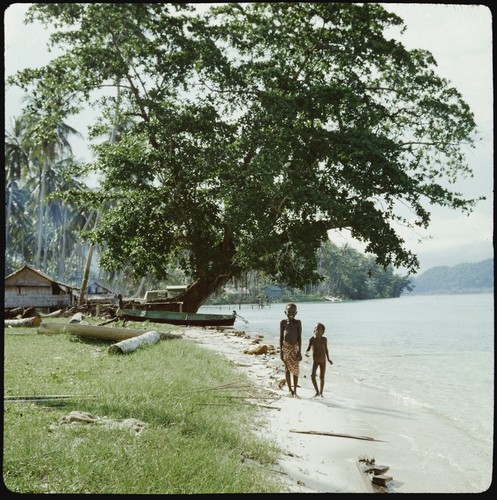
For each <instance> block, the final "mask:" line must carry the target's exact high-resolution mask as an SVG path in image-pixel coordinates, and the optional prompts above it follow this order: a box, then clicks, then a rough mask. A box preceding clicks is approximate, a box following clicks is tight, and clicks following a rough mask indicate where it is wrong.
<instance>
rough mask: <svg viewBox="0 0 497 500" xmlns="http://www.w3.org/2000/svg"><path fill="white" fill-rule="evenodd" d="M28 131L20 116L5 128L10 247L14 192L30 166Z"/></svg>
mask: <svg viewBox="0 0 497 500" xmlns="http://www.w3.org/2000/svg"><path fill="white" fill-rule="evenodd" d="M25 131H26V118H25V116H20V117H18V118H15V117H14V118H13V119H12V120H11V128H10V130H5V181H6V182H5V187H6V188H7V189H8V195H7V194H6V199H7V207H6V208H7V210H6V214H5V248H6V249H7V248H8V244H9V235H10V221H11V216H12V203H13V198H14V193H15V191H16V189H18V183H19V180H20V179H21V176H22V174H23V169H25V170H27V169H28V168H29V154H28V152H27V151H26V149H25V146H24V145H23V140H24V134H25Z"/></svg>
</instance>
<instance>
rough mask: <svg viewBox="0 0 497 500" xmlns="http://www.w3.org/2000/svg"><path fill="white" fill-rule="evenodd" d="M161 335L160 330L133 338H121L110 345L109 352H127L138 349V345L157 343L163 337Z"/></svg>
mask: <svg viewBox="0 0 497 500" xmlns="http://www.w3.org/2000/svg"><path fill="white" fill-rule="evenodd" d="M160 335H161V334H160V333H159V332H155V331H150V332H147V333H144V334H142V335H139V336H138V337H133V338H132V339H126V340H121V341H120V342H118V343H117V344H112V345H111V346H110V347H109V354H125V353H128V352H133V351H136V349H138V347H140V346H142V345H145V344H157V343H158V342H159V340H160V338H161V337H160Z"/></svg>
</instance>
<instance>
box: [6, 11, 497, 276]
mask: <svg viewBox="0 0 497 500" xmlns="http://www.w3.org/2000/svg"><path fill="white" fill-rule="evenodd" d="M29 5H30V4H21V3H17V4H11V5H10V6H9V7H7V8H6V10H5V11H4V50H5V52H4V64H5V66H4V68H5V76H8V75H11V74H13V73H15V72H16V71H18V70H20V69H23V68H26V67H37V66H40V65H43V64H46V63H47V62H48V61H49V60H50V58H51V57H53V56H54V54H51V53H49V52H48V49H47V46H46V42H47V41H48V33H47V32H46V30H45V28H44V27H43V26H41V25H32V24H30V25H27V26H26V25H24V24H23V17H24V13H25V12H26V10H27V8H28V6H29ZM384 7H385V8H386V9H387V10H389V11H392V12H394V13H396V14H397V15H399V16H400V17H401V18H402V19H403V20H404V21H405V24H406V26H407V30H406V32H405V34H403V35H400V34H398V31H396V32H395V33H394V32H392V33H389V35H390V36H392V37H394V36H395V38H398V39H400V40H401V41H402V43H403V44H404V45H405V46H406V48H408V49H414V48H421V49H426V50H429V51H430V52H431V53H432V54H433V56H434V57H435V60H436V61H437V65H438V66H437V73H438V74H439V75H440V76H442V77H444V78H446V79H448V80H449V81H450V82H451V84H452V85H453V86H454V87H456V88H457V89H458V90H459V92H461V94H462V96H463V98H464V99H465V100H466V102H467V103H468V104H469V106H470V108H471V109H472V111H473V112H474V114H475V119H476V123H477V127H478V130H479V132H480V134H481V141H480V142H479V143H478V145H477V147H476V149H474V150H469V151H468V162H469V165H470V167H471V168H472V170H473V174H474V175H473V177H472V178H467V179H461V180H460V181H459V182H458V183H457V184H455V185H454V186H452V187H451V189H453V190H454V191H457V192H460V193H462V195H463V196H464V197H467V198H476V197H479V196H485V197H486V198H487V200H486V201H483V202H479V203H478V204H477V206H476V208H475V209H474V211H473V213H472V214H471V215H469V216H467V215H466V214H463V213H461V212H459V211H454V210H450V209H447V208H443V207H428V208H429V211H430V212H431V213H432V221H431V224H430V227H429V228H428V230H422V231H421V230H419V231H418V232H414V231H412V230H406V229H405V228H397V230H398V232H399V234H400V235H401V236H402V237H403V238H404V239H405V240H406V247H407V248H408V249H409V250H411V251H412V252H414V253H415V254H416V255H417V256H418V258H419V261H420V269H419V273H422V272H424V271H426V270H427V269H430V268H432V267H436V266H454V265H457V264H462V263H467V262H479V261H481V260H484V259H489V258H493V254H494V252H493V186H494V183H493V69H492V68H493V60H492V46H493V38H492V13H491V11H490V9H489V8H488V7H487V6H485V5H473V4H468V5H464V4H426V3H423V4H420V3H402V4H400V3H399V4H395V3H388V4H384ZM4 8H5V7H4ZM55 55H56V54H55ZM21 108H22V93H21V92H20V91H19V90H18V89H12V88H6V89H5V119H6V126H8V123H9V120H10V119H11V118H12V117H14V116H18V115H19V114H20V111H21ZM68 122H69V124H70V125H72V126H73V127H75V128H76V129H77V130H79V131H80V132H81V133H82V134H83V135H84V136H86V124H85V125H84V126H83V127H82V125H83V123H84V122H85V118H84V117H79V118H77V119H74V120H72V121H71V120H69V121H68ZM71 142H72V143H73V150H74V153H75V156H76V158H79V159H81V160H89V159H90V154H89V152H88V150H87V149H86V147H85V144H84V141H82V140H81V141H77V140H74V141H73V140H72V141H71ZM332 241H333V242H334V243H336V244H339V245H341V244H343V243H349V244H350V245H352V246H353V247H355V248H357V249H359V250H361V249H362V246H361V244H359V243H357V242H354V241H353V240H350V239H349V238H348V237H347V235H346V234H334V235H332Z"/></svg>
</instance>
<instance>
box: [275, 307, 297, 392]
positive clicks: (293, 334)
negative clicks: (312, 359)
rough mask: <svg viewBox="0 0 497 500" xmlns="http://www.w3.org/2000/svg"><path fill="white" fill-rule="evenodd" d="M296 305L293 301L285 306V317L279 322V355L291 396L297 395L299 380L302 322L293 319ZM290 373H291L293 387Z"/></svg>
mask: <svg viewBox="0 0 497 500" xmlns="http://www.w3.org/2000/svg"><path fill="white" fill-rule="evenodd" d="M296 314H297V306H296V305H295V304H293V303H290V304H287V305H286V307H285V315H286V317H287V319H282V320H281V322H280V356H281V360H282V361H283V362H284V363H285V378H286V383H287V385H288V389H289V390H290V394H291V395H292V396H295V397H298V396H297V386H298V382H299V375H298V374H299V368H298V365H299V362H300V361H301V360H302V354H301V347H302V323H301V321H300V320H299V319H295V315H296ZM291 374H293V388H292V380H291V378H292V377H291Z"/></svg>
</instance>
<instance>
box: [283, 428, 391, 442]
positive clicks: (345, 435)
mask: <svg viewBox="0 0 497 500" xmlns="http://www.w3.org/2000/svg"><path fill="white" fill-rule="evenodd" d="M290 432H297V433H299V434H316V435H317V436H335V437H344V438H352V439H363V440H365V441H382V440H381V439H375V438H372V437H369V436H354V435H352V434H340V433H338V432H321V431H297V430H295V429H290Z"/></svg>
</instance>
